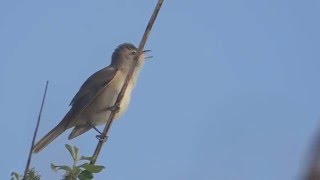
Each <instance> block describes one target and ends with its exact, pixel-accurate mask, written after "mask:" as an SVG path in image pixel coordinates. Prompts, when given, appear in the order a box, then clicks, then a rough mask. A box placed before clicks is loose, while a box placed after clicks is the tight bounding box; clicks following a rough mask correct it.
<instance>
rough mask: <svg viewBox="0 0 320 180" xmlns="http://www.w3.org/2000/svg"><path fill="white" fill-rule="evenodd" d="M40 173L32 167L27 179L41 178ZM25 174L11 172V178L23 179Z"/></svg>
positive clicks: (38, 179)
mask: <svg viewBox="0 0 320 180" xmlns="http://www.w3.org/2000/svg"><path fill="white" fill-rule="evenodd" d="M40 177H41V176H40V175H39V174H38V172H37V171H36V170H35V168H32V169H30V170H29V171H28V173H27V177H26V180H40ZM22 179H23V175H19V174H18V173H16V172H12V173H11V180H22Z"/></svg>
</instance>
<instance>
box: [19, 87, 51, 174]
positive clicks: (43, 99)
mask: <svg viewBox="0 0 320 180" xmlns="http://www.w3.org/2000/svg"><path fill="white" fill-rule="evenodd" d="M48 84H49V81H47V82H46V87H45V89H44V94H43V98H42V103H41V107H40V112H39V116H38V121H37V125H36V129H35V130H34V134H33V139H32V142H31V147H30V151H29V157H28V161H27V165H26V169H25V170H24V176H23V179H24V180H27V175H28V171H29V166H30V163H31V157H32V149H33V146H34V141H35V140H36V136H37V132H38V128H39V124H40V119H41V114H42V109H43V105H44V101H45V99H46V94H47V89H48Z"/></svg>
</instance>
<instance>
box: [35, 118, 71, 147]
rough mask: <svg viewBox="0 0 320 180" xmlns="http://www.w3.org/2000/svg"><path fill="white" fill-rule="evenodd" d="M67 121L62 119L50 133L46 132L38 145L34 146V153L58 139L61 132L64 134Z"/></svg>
mask: <svg viewBox="0 0 320 180" xmlns="http://www.w3.org/2000/svg"><path fill="white" fill-rule="evenodd" d="M65 122H66V121H63V120H62V121H61V122H60V123H59V124H58V125H57V126H56V127H54V128H53V129H52V130H51V131H50V132H48V134H46V135H45V136H44V137H43V138H42V139H41V140H40V141H38V143H37V144H36V145H34V146H33V150H32V151H33V153H38V152H40V151H41V150H42V149H43V148H45V147H46V146H47V145H48V144H49V143H51V142H52V141H53V140H54V139H56V138H57V137H58V136H59V135H60V134H62V133H63V132H64V131H65V130H66V129H67V126H66V123H65Z"/></svg>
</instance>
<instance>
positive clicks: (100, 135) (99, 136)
mask: <svg viewBox="0 0 320 180" xmlns="http://www.w3.org/2000/svg"><path fill="white" fill-rule="evenodd" d="M92 128H93V129H94V130H96V131H97V132H98V133H99V135H96V138H97V139H98V140H99V141H104V142H106V141H107V139H108V136H102V132H101V131H100V130H99V129H98V128H97V127H95V126H93V125H92Z"/></svg>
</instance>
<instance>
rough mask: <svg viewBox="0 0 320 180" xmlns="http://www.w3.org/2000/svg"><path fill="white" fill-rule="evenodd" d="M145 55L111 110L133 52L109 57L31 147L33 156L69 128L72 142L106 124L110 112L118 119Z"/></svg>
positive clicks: (121, 49)
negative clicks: (67, 109) (119, 101)
mask: <svg viewBox="0 0 320 180" xmlns="http://www.w3.org/2000/svg"><path fill="white" fill-rule="evenodd" d="M147 51H148V50H146V51H143V53H142V54H141V56H140V58H139V60H138V62H137V67H135V70H134V72H133V75H132V78H131V79H130V81H129V84H128V87H127V89H126V92H125V94H124V97H123V99H122V101H121V104H120V106H119V107H113V106H114V103H115V101H116V99H117V96H118V94H119V92H120V91H121V88H122V86H123V84H124V81H125V78H126V76H127V74H128V71H129V69H130V68H131V66H133V63H134V62H135V61H134V59H135V57H136V56H137V48H136V47H135V46H134V45H132V44H130V43H124V44H121V45H119V46H118V48H116V49H115V51H114V52H113V54H112V60H111V64H110V65H109V66H107V67H105V68H103V69H101V70H99V71H97V72H96V73H94V74H93V75H91V76H90V77H89V78H88V79H87V80H86V81H85V82H84V83H83V85H82V86H81V88H80V89H79V91H78V92H77V94H76V95H75V96H74V98H73V99H72V101H71V103H70V106H72V107H71V109H70V110H69V112H68V113H67V114H66V115H65V116H64V118H63V119H62V120H61V122H60V123H59V124H58V125H57V126H56V127H54V128H53V129H52V130H51V131H50V132H49V133H48V134H46V135H45V136H44V137H43V138H42V139H41V140H40V141H39V142H38V143H37V144H36V145H35V146H34V147H33V152H34V153H37V152H39V151H41V150H42V149H43V148H45V147H46V146H47V145H48V144H49V143H51V142H52V141H53V140H54V139H55V138H57V137H58V136H59V135H60V134H62V133H63V132H64V131H66V130H67V129H69V128H73V130H72V132H71V134H70V135H69V138H68V139H73V138H75V137H77V136H79V135H81V134H83V133H85V132H87V131H88V130H90V129H91V128H94V129H96V128H95V126H97V125H102V124H106V123H107V121H108V118H109V115H110V112H111V111H114V110H116V111H118V113H117V114H116V115H115V118H118V117H120V116H121V115H122V114H123V113H124V112H125V111H126V109H127V107H128V105H129V102H130V96H131V93H132V90H133V88H134V86H135V84H136V81H137V78H138V75H139V72H140V70H141V69H142V66H143V63H144V59H145V56H144V53H145V52H147Z"/></svg>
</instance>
